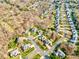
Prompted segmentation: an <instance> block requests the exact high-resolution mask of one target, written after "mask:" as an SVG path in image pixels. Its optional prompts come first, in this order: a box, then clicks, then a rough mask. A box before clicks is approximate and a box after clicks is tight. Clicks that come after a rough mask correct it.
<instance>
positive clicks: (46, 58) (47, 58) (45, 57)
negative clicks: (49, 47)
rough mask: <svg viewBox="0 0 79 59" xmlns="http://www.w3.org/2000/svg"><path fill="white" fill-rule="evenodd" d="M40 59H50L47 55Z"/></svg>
mask: <svg viewBox="0 0 79 59" xmlns="http://www.w3.org/2000/svg"><path fill="white" fill-rule="evenodd" d="M40 59H50V58H49V57H48V56H47V55H45V56H42V57H41V58H40Z"/></svg>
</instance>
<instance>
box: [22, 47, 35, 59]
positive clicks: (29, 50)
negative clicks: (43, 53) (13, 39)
mask: <svg viewBox="0 0 79 59" xmlns="http://www.w3.org/2000/svg"><path fill="white" fill-rule="evenodd" d="M33 50H34V47H33V48H29V49H27V50H26V51H24V52H23V51H21V55H22V57H23V58H25V57H26V56H27V55H28V54H29V53H30V52H32V51H33Z"/></svg>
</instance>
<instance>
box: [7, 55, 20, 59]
mask: <svg viewBox="0 0 79 59" xmlns="http://www.w3.org/2000/svg"><path fill="white" fill-rule="evenodd" d="M8 59H20V57H19V55H18V56H16V57H9V56H8Z"/></svg>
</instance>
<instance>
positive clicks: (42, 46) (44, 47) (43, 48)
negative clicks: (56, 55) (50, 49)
mask: <svg viewBox="0 0 79 59" xmlns="http://www.w3.org/2000/svg"><path fill="white" fill-rule="evenodd" d="M38 46H39V47H40V48H41V49H42V50H47V47H46V46H44V45H41V44H38Z"/></svg>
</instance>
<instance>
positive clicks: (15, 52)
mask: <svg viewBox="0 0 79 59" xmlns="http://www.w3.org/2000/svg"><path fill="white" fill-rule="evenodd" d="M9 54H10V56H11V57H13V56H17V55H19V54H20V52H19V50H18V49H15V50H13V51H11V52H10V53H9Z"/></svg>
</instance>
